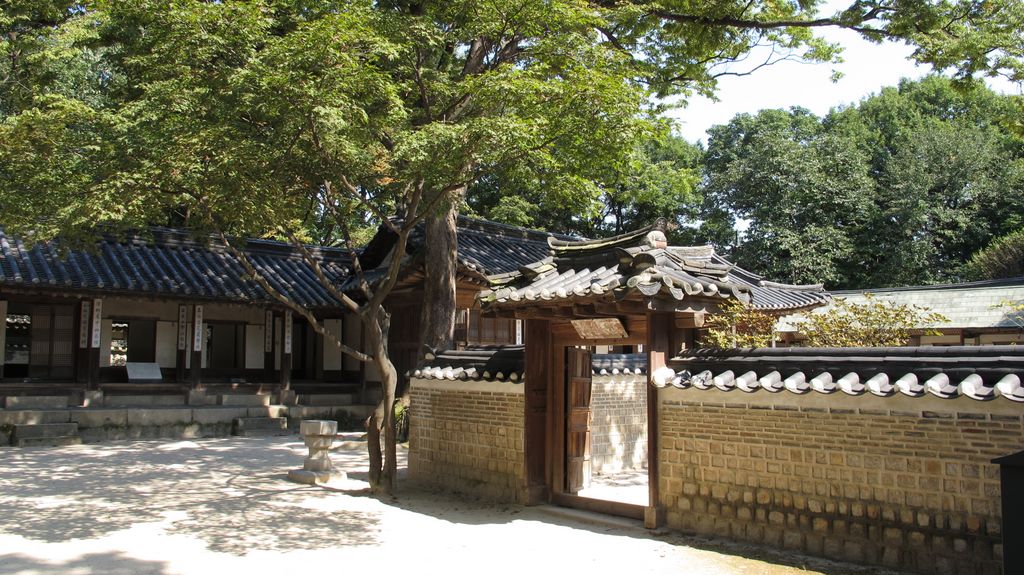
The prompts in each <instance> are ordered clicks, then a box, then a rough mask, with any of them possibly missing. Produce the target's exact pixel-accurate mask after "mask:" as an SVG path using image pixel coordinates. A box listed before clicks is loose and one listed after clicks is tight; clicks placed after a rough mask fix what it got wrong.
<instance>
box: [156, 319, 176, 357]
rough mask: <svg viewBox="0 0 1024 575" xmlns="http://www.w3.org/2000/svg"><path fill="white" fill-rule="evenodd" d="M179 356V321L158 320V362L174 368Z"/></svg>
mask: <svg viewBox="0 0 1024 575" xmlns="http://www.w3.org/2000/svg"><path fill="white" fill-rule="evenodd" d="M177 356H178V322H176V321H158V322H156V362H157V363H158V364H160V367H171V368H173V367H174V366H175V365H176V363H177Z"/></svg>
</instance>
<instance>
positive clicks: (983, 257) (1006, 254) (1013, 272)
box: [965, 228, 1024, 280]
mask: <svg viewBox="0 0 1024 575" xmlns="http://www.w3.org/2000/svg"><path fill="white" fill-rule="evenodd" d="M965 272H966V274H967V277H968V279H972V280H994V279H1000V278H1011V277H1017V276H1024V228H1021V229H1019V230H1017V231H1015V232H1010V233H1009V234H1006V235H1005V236H1002V237H1000V238H996V239H995V240H994V241H993V242H992V243H991V244H990V245H988V246H987V247H985V248H984V249H982V250H980V251H979V252H977V253H975V254H974V255H973V256H971V259H970V261H968V262H967V265H966V267H965Z"/></svg>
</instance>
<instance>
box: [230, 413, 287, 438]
mask: <svg viewBox="0 0 1024 575" xmlns="http://www.w3.org/2000/svg"><path fill="white" fill-rule="evenodd" d="M234 434H235V435H238V436H241V437H261V436H267V435H289V434H291V431H289V429H288V418H287V417H237V418H235V425H234Z"/></svg>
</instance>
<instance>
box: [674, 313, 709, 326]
mask: <svg viewBox="0 0 1024 575" xmlns="http://www.w3.org/2000/svg"><path fill="white" fill-rule="evenodd" d="M675 325H676V327H677V328H680V329H693V328H698V327H704V312H702V311H701V312H696V313H686V312H684V313H682V314H677V315H676V321H675Z"/></svg>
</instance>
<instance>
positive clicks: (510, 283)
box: [480, 220, 829, 311]
mask: <svg viewBox="0 0 1024 575" xmlns="http://www.w3.org/2000/svg"><path fill="white" fill-rule="evenodd" d="M664 226H665V222H664V221H663V220H661V221H659V222H657V223H655V224H654V225H652V226H650V227H647V228H644V229H641V230H638V231H636V232H633V233H630V234H625V235H622V236H618V237H614V238H608V239H604V240H589V241H563V240H560V239H557V238H555V239H552V240H550V241H549V245H550V246H551V250H550V252H549V253H550V256H549V257H547V258H544V259H542V260H539V261H537V262H534V263H531V264H529V265H526V266H522V267H520V269H519V271H518V272H517V273H514V274H509V275H507V276H505V277H502V278H494V277H492V278H491V279H492V280H493V282H494V283H495V284H496V285H495V287H494V288H493V289H492V290H489V291H486V292H484V293H482V294H481V295H480V301H481V303H482V304H483V305H484V307H489V306H493V307H497V306H502V305H515V304H516V302H523V303H526V302H530V301H538V302H539V301H546V300H567V299H573V298H576V297H594V296H597V297H611V296H615V297H617V298H621V297H624V296H626V295H627V294H629V293H631V292H636V293H639V294H641V295H642V296H643V297H646V298H649V299H652V298H658V299H663V300H668V301H669V303H671V302H680V301H682V300H689V299H704V300H708V299H711V300H716V299H727V298H733V299H736V300H739V301H741V302H744V303H750V304H752V305H753V306H754V307H755V308H756V309H762V310H768V311H790V310H798V309H806V308H811V307H816V306H818V305H821V304H823V303H826V302H827V301H828V300H829V295H828V293H827V292H825V291H824V289H823V288H822V286H820V285H812V286H794V285H785V284H779V283H774V282H770V281H767V280H764V279H763V278H761V277H760V276H758V275H757V274H754V273H752V272H749V271H747V270H744V269H741V268H738V267H736V266H734V265H732V264H731V263H729V262H728V261H726V260H725V259H724V258H722V257H721V256H719V255H717V254H715V252H714V249H713V248H712V247H711V246H692V247H673V246H668V245H667V244H666V240H665V234H664V230H665V227H664Z"/></svg>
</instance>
